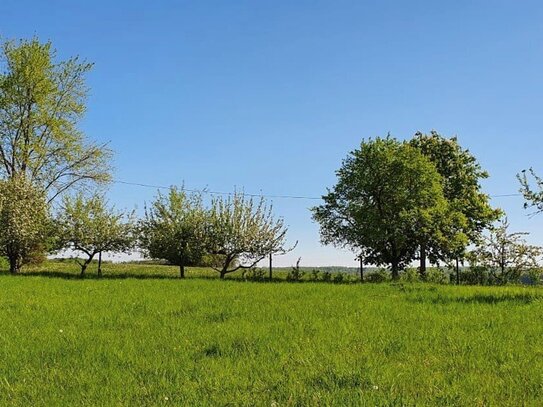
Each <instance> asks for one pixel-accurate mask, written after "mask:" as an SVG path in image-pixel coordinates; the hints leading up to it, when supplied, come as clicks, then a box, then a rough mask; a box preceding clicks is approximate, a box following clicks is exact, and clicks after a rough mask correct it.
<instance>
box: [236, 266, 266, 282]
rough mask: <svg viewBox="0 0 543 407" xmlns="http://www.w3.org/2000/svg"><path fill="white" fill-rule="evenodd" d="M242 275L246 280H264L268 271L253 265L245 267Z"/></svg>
mask: <svg viewBox="0 0 543 407" xmlns="http://www.w3.org/2000/svg"><path fill="white" fill-rule="evenodd" d="M241 276H242V277H243V279H244V280H246V281H264V280H265V279H266V271H265V270H264V269H261V268H256V267H252V268H249V269H244V270H243V272H242V273H241Z"/></svg>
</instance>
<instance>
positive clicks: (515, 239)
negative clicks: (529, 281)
mask: <svg viewBox="0 0 543 407" xmlns="http://www.w3.org/2000/svg"><path fill="white" fill-rule="evenodd" d="M526 235H528V233H526V232H514V233H511V232H509V222H508V220H507V218H504V219H502V220H501V221H500V222H499V224H498V225H497V226H496V227H494V228H493V229H491V230H490V233H489V234H488V235H487V236H483V237H482V239H481V241H480V242H479V243H478V245H477V246H476V248H475V249H474V250H473V251H472V252H471V253H470V254H469V257H468V258H469V260H470V263H471V265H472V266H473V267H474V268H482V269H483V270H485V271H488V273H489V274H490V276H491V277H492V278H493V279H494V280H495V281H496V282H498V283H501V284H504V283H507V282H510V281H516V280H518V279H519V277H520V276H521V274H522V273H523V272H526V271H530V270H532V269H535V268H538V267H539V265H538V260H539V257H540V256H541V254H542V253H543V251H542V248H541V247H539V246H533V245H529V244H527V243H526V241H525V240H524V239H523V236H526Z"/></svg>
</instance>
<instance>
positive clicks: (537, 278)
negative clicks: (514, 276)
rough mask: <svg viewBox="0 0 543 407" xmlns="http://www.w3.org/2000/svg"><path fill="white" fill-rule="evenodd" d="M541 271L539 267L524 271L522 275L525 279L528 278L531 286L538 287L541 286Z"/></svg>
mask: <svg viewBox="0 0 543 407" xmlns="http://www.w3.org/2000/svg"><path fill="white" fill-rule="evenodd" d="M542 272H543V271H542V270H541V268H539V267H534V268H531V269H529V270H528V271H526V273H525V274H524V275H525V276H526V277H528V280H529V283H530V284H533V285H540V284H541V277H542Z"/></svg>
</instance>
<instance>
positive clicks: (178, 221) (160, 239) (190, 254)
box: [138, 188, 207, 278]
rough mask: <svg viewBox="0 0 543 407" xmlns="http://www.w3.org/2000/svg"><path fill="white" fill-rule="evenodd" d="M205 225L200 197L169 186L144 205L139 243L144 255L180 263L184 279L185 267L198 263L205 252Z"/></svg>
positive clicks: (205, 217) (176, 263)
mask: <svg viewBox="0 0 543 407" xmlns="http://www.w3.org/2000/svg"><path fill="white" fill-rule="evenodd" d="M206 226H207V212H206V210H205V209H204V207H203V204H202V197H201V196H200V195H199V194H193V195H188V194H187V193H186V192H185V191H183V190H178V189H176V188H171V189H170V192H169V193H168V195H166V196H165V195H161V194H159V196H158V198H157V199H156V200H155V201H154V202H153V203H152V205H151V207H150V208H148V209H147V208H146V210H145V218H144V219H142V220H141V221H140V223H139V237H138V240H139V246H140V248H141V249H142V250H143V253H144V255H145V256H146V257H150V258H154V259H164V260H166V261H168V262H169V263H170V264H173V265H176V266H179V276H180V277H181V278H184V277H185V266H187V265H193V264H195V263H198V262H199V261H200V260H201V259H202V257H203V255H204V253H205V242H206V235H205V232H206Z"/></svg>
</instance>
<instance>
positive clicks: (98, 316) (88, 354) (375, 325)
mask: <svg viewBox="0 0 543 407" xmlns="http://www.w3.org/2000/svg"><path fill="white" fill-rule="evenodd" d="M104 272H105V273H106V278H103V279H95V278H87V279H79V278H75V276H76V274H77V269H76V268H75V267H74V266H73V265H72V264H71V263H62V264H52V265H50V266H48V269H47V270H45V271H41V270H40V269H34V270H33V269H30V270H29V271H28V272H27V273H26V274H25V275H21V276H10V275H7V274H5V273H4V274H2V275H0V293H1V294H0V320H1V321H2V323H1V327H0V405H20V406H41V405H47V406H51V405H55V406H56V405H65V406H75V405H89V406H91V405H92V406H115V405H126V406H137V405H195V406H204V405H247V406H252V405H263V406H287V405H290V406H293V405H299V406H307V405H309V406H311V405H315V406H318V405H322V406H326V405H338V406H343V405H368V406H374V405H387V406H393V405H398V406H400V405H433V406H436V405H437V406H447V405H450V406H459V405H465V406H487V405H488V406H496V405H499V406H503V405H507V406H521V405H534V406H538V405H541V404H542V402H543V401H542V400H543V399H542V397H543V396H542V395H543V350H542V348H541V339H542V337H543V324H542V320H543V318H542V317H543V291H541V290H540V289H537V288H523V287H455V286H432V285H425V284H332V283H286V282H274V283H255V282H243V281H240V280H234V279H230V280H226V281H219V280H218V279H217V278H205V277H208V276H215V274H212V273H211V272H209V271H205V270H192V271H190V272H189V278H187V279H186V280H184V281H182V280H179V279H176V278H175V276H176V275H177V271H176V269H175V268H170V267H165V266H144V265H141V266H134V265H107V266H106V269H105V270H104ZM91 273H92V270H91ZM130 276H135V277H137V278H130ZM153 276H156V277H160V278H151V277H153ZM124 277H126V278H124Z"/></svg>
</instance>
